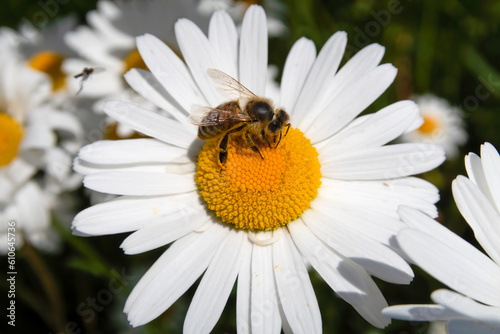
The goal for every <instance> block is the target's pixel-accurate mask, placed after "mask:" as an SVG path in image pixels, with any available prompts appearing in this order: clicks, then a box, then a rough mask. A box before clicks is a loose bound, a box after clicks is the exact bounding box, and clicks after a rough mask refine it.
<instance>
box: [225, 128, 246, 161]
mask: <svg viewBox="0 0 500 334" xmlns="http://www.w3.org/2000/svg"><path fill="white" fill-rule="evenodd" d="M244 127H245V126H244V125H242V126H239V127H237V128H234V129H231V130H229V131H228V132H226V134H225V135H224V137H222V139H221V141H220V142H219V163H220V164H221V165H224V164H225V163H226V161H227V143H228V142H229V135H230V134H231V133H234V132H238V131H240V130H241V129H243V128H244Z"/></svg>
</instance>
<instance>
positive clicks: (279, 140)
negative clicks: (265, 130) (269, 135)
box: [274, 131, 286, 148]
mask: <svg viewBox="0 0 500 334" xmlns="http://www.w3.org/2000/svg"><path fill="white" fill-rule="evenodd" d="M285 136H286V135H285ZM280 142H281V131H280V139H278V142H277V143H276V146H274V148H278V145H279V144H280Z"/></svg>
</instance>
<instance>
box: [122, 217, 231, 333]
mask: <svg viewBox="0 0 500 334" xmlns="http://www.w3.org/2000/svg"><path fill="white" fill-rule="evenodd" d="M228 232H229V229H228V228H224V227H222V226H220V225H218V224H213V225H212V227H211V228H209V229H208V230H206V231H204V232H201V233H200V232H193V233H190V234H188V235H187V236H185V237H183V238H182V239H179V240H178V241H176V242H175V243H173V244H172V245H171V246H170V248H169V249H168V250H167V251H165V253H163V255H162V256H161V257H160V258H159V259H158V260H157V261H156V262H155V264H154V265H153V266H152V267H151V268H150V269H149V270H148V271H147V272H146V274H145V275H144V276H143V277H142V278H141V280H140V281H139V283H137V285H136V286H135V288H134V289H133V290H132V292H131V293H130V295H129V297H128V299H127V302H126V303H125V309H124V311H125V312H126V313H127V314H128V320H129V321H130V323H131V324H132V326H134V327H137V326H141V325H144V324H146V323H148V322H150V321H151V320H153V319H155V318H156V317H158V316H159V315H160V314H162V313H163V312H164V311H165V310H166V309H168V308H169V307H170V306H171V305H172V304H173V303H174V302H175V301H176V300H177V299H178V298H179V297H180V296H181V295H182V294H183V293H184V292H185V291H186V290H187V289H188V288H189V287H190V286H191V285H192V284H193V283H194V282H195V281H196V279H198V277H200V275H201V274H202V273H203V271H205V269H206V268H207V266H208V264H209V263H210V261H211V259H212V257H213V255H214V254H215V252H216V251H217V249H218V248H219V247H220V244H221V242H222V241H223V240H224V237H225V236H226V235H227V233H228Z"/></svg>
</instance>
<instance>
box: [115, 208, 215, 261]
mask: <svg viewBox="0 0 500 334" xmlns="http://www.w3.org/2000/svg"><path fill="white" fill-rule="evenodd" d="M209 220H210V217H209V216H207V214H206V212H205V210H197V209H194V208H191V207H188V206H186V205H183V206H178V207H175V208H171V209H170V212H169V213H168V215H163V217H154V218H153V219H150V220H149V221H143V224H142V226H141V227H140V228H139V230H138V231H136V232H134V233H132V234H131V235H129V236H128V237H127V238H126V239H125V240H123V242H122V244H121V245H120V248H121V249H123V251H124V253H125V254H128V255H132V254H139V253H144V252H147V251H150V250H152V249H155V248H158V247H162V246H165V245H167V244H169V243H171V242H173V241H175V240H177V239H180V238H181V237H183V236H185V235H186V234H188V233H190V232H193V231H194V230H196V229H197V228H199V227H201V226H203V225H204V224H206V223H207V222H208V221H209Z"/></svg>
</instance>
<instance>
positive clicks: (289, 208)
mask: <svg viewBox="0 0 500 334" xmlns="http://www.w3.org/2000/svg"><path fill="white" fill-rule="evenodd" d="M219 139H220V138H219ZM219 139H210V140H208V141H207V142H206V143H205V145H204V146H203V148H202V150H201V151H200V153H199V155H198V166H197V172H196V182H197V184H198V188H199V191H200V193H201V195H202V197H203V198H204V199H205V201H206V203H207V205H208V208H209V209H211V210H213V211H214V212H215V214H216V215H217V216H218V217H220V218H221V219H222V221H223V222H225V223H227V224H233V225H235V226H236V227H237V228H241V229H250V230H273V229H275V228H277V227H280V226H283V225H286V224H287V223H289V222H291V221H292V220H294V219H296V218H298V217H300V215H301V214H302V213H303V212H304V211H305V210H306V209H308V208H309V203H310V202H311V201H312V200H313V199H314V198H315V197H316V195H317V194H318V188H319V186H320V185H321V172H320V167H321V166H320V164H319V161H318V153H317V152H316V149H315V148H314V147H313V146H312V145H311V142H310V140H309V139H307V138H306V137H305V136H304V134H303V133H302V132H301V131H300V130H298V129H293V128H290V130H289V132H288V134H287V135H286V137H284V138H283V139H282V141H281V143H280V144H279V146H278V147H277V148H271V147H269V145H264V144H263V145H260V146H259V150H260V152H261V153H262V156H263V157H264V159H262V158H261V157H260V155H259V154H258V153H256V152H253V151H252V150H251V148H250V147H249V146H248V144H247V143H246V141H242V140H241V139H240V138H238V136H232V137H230V141H229V145H228V157H227V162H226V164H225V166H224V168H221V166H220V164H219V162H218V159H219V147H218V144H219Z"/></svg>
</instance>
